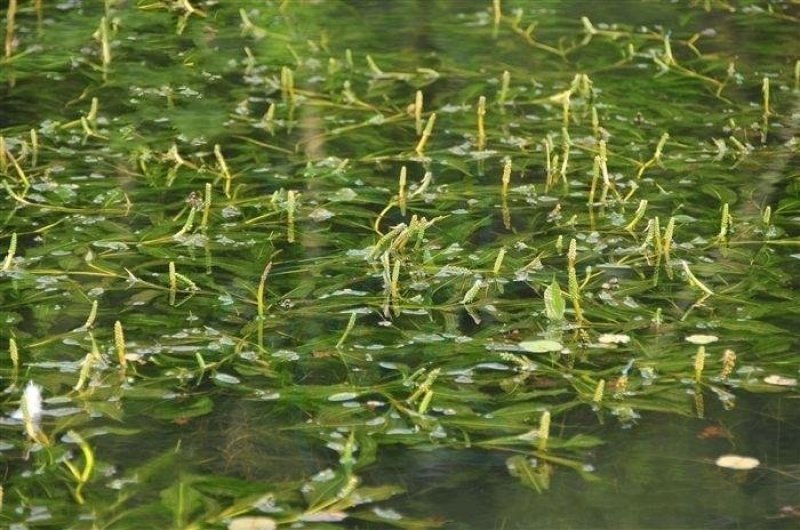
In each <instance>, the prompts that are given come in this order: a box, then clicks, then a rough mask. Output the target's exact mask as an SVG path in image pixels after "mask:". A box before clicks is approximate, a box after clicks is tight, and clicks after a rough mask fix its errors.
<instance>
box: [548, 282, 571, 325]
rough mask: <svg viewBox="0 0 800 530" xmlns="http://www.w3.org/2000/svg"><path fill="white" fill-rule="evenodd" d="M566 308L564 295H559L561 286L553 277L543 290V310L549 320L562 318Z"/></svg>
mask: <svg viewBox="0 0 800 530" xmlns="http://www.w3.org/2000/svg"><path fill="white" fill-rule="evenodd" d="M566 309H567V305H566V303H565V302H564V297H563V296H561V286H560V285H558V281H556V279H555V278H553V283H551V284H550V286H549V287H547V289H545V290H544V311H545V314H546V315H547V319H548V320H551V321H561V320H564V312H565V311H566Z"/></svg>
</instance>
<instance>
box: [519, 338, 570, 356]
mask: <svg viewBox="0 0 800 530" xmlns="http://www.w3.org/2000/svg"><path fill="white" fill-rule="evenodd" d="M519 347H520V348H522V349H523V350H525V351H529V352H531V353H546V352H554V351H561V350H562V349H563V348H564V346H562V344H561V343H560V342H556V341H554V340H529V341H525V342H520V343H519Z"/></svg>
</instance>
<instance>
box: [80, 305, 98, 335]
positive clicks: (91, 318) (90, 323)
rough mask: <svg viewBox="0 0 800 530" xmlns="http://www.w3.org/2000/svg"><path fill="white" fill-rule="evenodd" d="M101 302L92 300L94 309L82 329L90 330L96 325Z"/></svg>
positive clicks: (90, 311)
mask: <svg viewBox="0 0 800 530" xmlns="http://www.w3.org/2000/svg"><path fill="white" fill-rule="evenodd" d="M98 305H99V302H98V301H97V300H92V308H91V309H90V310H89V316H88V317H87V318H86V322H84V323H83V326H81V329H89V328H91V327H92V326H93V325H94V321H95V319H96V318H97V307H98Z"/></svg>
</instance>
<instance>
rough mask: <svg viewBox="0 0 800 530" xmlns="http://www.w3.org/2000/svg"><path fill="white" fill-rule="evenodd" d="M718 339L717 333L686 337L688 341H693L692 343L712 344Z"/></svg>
mask: <svg viewBox="0 0 800 530" xmlns="http://www.w3.org/2000/svg"><path fill="white" fill-rule="evenodd" d="M718 340H719V337H717V336H716V335H689V336H688V337H686V342H691V343H692V344H711V343H712V342H717V341H718Z"/></svg>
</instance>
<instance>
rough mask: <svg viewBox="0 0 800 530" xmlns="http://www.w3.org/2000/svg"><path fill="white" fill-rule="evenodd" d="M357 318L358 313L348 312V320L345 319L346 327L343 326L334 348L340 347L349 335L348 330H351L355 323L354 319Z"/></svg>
mask: <svg viewBox="0 0 800 530" xmlns="http://www.w3.org/2000/svg"><path fill="white" fill-rule="evenodd" d="M357 318H358V313H356V312H355V311H353V312H352V313H350V320H348V321H347V327H345V328H344V333H342V336H341V337H340V338H339V342H337V343H336V348H337V349H338V348H341V347H342V344H344V341H345V340H346V339H347V336H348V335H350V332H351V331H353V328H354V327H355V325H356V319H357Z"/></svg>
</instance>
